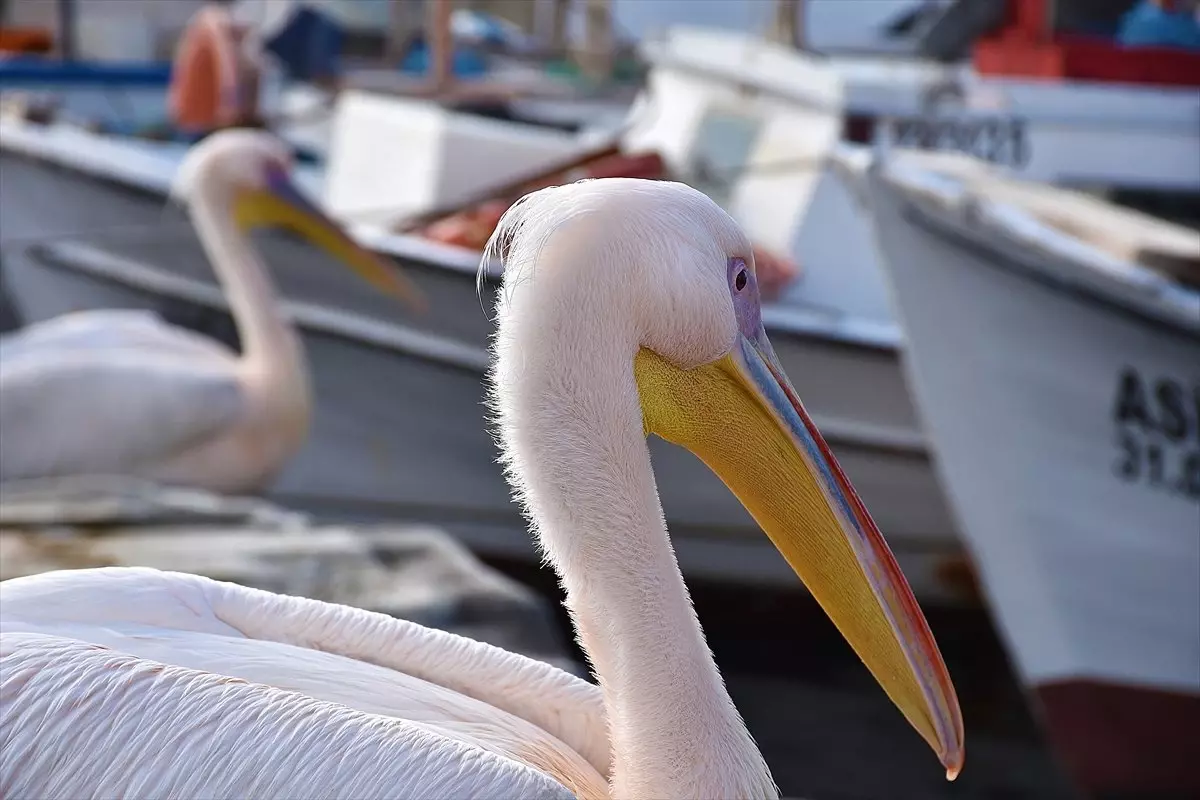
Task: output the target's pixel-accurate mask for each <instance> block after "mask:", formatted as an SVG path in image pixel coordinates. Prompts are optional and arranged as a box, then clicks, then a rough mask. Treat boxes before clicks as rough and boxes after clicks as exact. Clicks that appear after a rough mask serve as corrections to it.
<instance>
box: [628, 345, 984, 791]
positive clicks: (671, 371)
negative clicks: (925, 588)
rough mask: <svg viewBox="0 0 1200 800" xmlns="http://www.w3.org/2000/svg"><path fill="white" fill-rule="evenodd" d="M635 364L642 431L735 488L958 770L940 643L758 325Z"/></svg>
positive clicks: (957, 728) (956, 719)
mask: <svg viewBox="0 0 1200 800" xmlns="http://www.w3.org/2000/svg"><path fill="white" fill-rule="evenodd" d="M634 372H635V375H636V377H637V382H638V390H639V393H640V395H641V402H642V413H643V419H644V425H645V428H646V432H647V434H649V433H654V434H657V435H658V436H660V437H662V438H663V439H666V440H667V441H669V442H673V443H675V444H678V445H681V446H683V447H686V448H687V449H688V450H690V451H692V452H693V453H694V454H695V455H696V456H698V457H699V458H700V459H701V460H703V461H704V463H705V464H707V465H708V467H709V469H711V470H712V471H713V472H715V473H716V474H717V475H718V477H720V478H721V480H722V481H724V482H725V485H726V486H728V487H729V488H730V490H732V491H733V493H734V494H735V495H737V497H738V499H739V500H740V501H741V503H742V505H743V506H745V508H746V510H747V511H749V512H750V514H751V515H752V516H753V517H754V519H755V520H756V521H757V522H758V524H759V525H760V526H761V527H762V529H763V531H764V532H766V534H767V536H769V537H770V539H771V541H772V542H773V543H774V544H775V547H776V548H778V550H779V552H780V553H781V554H782V555H783V557H784V558H785V559H786V560H787V562H788V564H790V565H791V567H792V569H793V570H795V572H796V574H797V575H798V576H799V577H800V580H801V581H803V582H804V584H805V586H807V587H808V589H809V591H810V592H811V593H812V595H813V596H814V597H815V598H816V600H817V602H818V603H820V605H821V607H822V608H823V609H824V610H825V613H827V614H828V615H829V617H830V619H832V620H833V623H834V624H835V625H836V626H837V628H838V630H839V631H841V633H842V635H843V636H844V637H845V638H846V640H847V641H848V642H849V643H850V646H851V647H853V648H854V651H855V652H856V653H857V654H858V656H859V658H861V659H862V661H863V663H864V664H866V666H867V668H868V669H869V670H870V671H871V673H872V674H873V675H874V676H875V679H876V680H877V681H878V682H879V684H880V685H881V686H882V687H883V689H884V691H886V692H887V694H888V696H889V697H890V698H891V699H892V702H894V703H895V704H896V706H897V707H898V708H899V709H900V710H901V711H902V712H903V713H904V716H905V717H906V718H907V719H908V721H909V722H910V723H911V724H912V725H913V727H914V728H916V729H917V731H918V732H919V733H920V734H921V736H922V737H924V739H925V741H926V742H928V743H929V745H930V746H931V747H932V748H933V749H934V751H935V752H936V753H937V755H938V758H939V759H941V762H942V764H943V765H944V766H945V767H946V777H947V778H948V779H950V780H953V779H954V778H955V777H956V776H957V775H958V772H959V770H960V769H962V764H963V724H962V713H961V711H960V710H959V706H958V697H957V696H956V694H955V692H954V686H953V684H952V683H951V682H950V675H949V673H948V672H947V670H946V665H945V663H944V662H943V660H942V656H941V653H940V652H939V651H938V647H937V643H936V642H935V641H934V639H933V634H932V633H931V632H930V630H929V625H928V623H927V622H926V621H925V616H924V614H922V613H921V609H920V607H919V606H918V605H917V601H916V599H915V598H914V597H913V594H912V590H911V589H910V588H909V586H908V582H907V581H906V580H905V579H904V575H903V574H902V573H901V572H900V568H899V567H898V566H897V564H896V560H895V558H893V556H892V553H891V551H890V550H889V549H888V546H887V543H886V542H885V541H884V540H883V537H882V536H881V535H880V533H879V529H878V528H877V527H876V526H875V523H874V522H873V521H872V520H871V516H870V514H868V513H867V509H866V508H865V507H864V506H863V504H862V501H861V500H859V497H858V494H857V493H856V492H855V491H854V488H853V487H852V486H851V485H850V481H849V480H848V479H847V478H846V476H845V474H844V473H843V472H842V470H841V468H840V467H839V466H838V463H837V460H836V459H835V458H834V456H833V453H832V452H831V451H830V450H829V446H828V445H827V444H825V440H824V439H823V438H822V437H821V434H820V433H819V432H818V431H817V429H816V427H815V426H814V425H813V422H812V420H811V419H810V418H809V416H808V414H807V413H806V412H805V410H804V406H803V405H801V403H800V400H799V398H798V397H797V396H796V390H795V389H793V388H792V385H791V382H790V381H788V379H787V377H786V376H785V375H784V373H783V370H782V368H781V367H780V366H779V360H778V358H777V357H776V356H775V352H774V350H773V349H772V347H771V344H770V342H769V341H768V340H767V337H766V333H765V332H764V331H763V330H762V328H761V326H760V327H759V330H758V333H757V335H756V336H754V337H753V338H752V339H751V338H747V337H746V336H745V335H743V334H740V333H739V334H738V341H737V343H736V344H735V346H734V348H733V351H732V352H730V353H729V354H728V355H726V356H724V357H723V358H721V359H719V360H718V361H715V362H713V363H711V364H706V365H703V366H700V367H695V368H692V369H682V368H680V367H677V366H675V365H673V364H672V363H670V362H669V361H667V360H666V359H664V358H662V357H661V356H659V355H658V354H656V353H654V352H653V351H650V350H647V349H645V348H643V349H641V350H640V351H639V352H638V354H637V356H636V358H635V361H634Z"/></svg>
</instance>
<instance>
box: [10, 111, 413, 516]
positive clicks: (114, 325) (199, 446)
mask: <svg viewBox="0 0 1200 800" xmlns="http://www.w3.org/2000/svg"><path fill="white" fill-rule="evenodd" d="M290 167H291V162H290V154H289V152H288V151H287V149H286V148H285V146H284V145H283V143H282V142H280V141H279V140H277V139H276V138H274V137H273V136H271V135H269V134H267V133H263V132H258V131H251V130H236V129H231V130H227V131H222V132H220V133H217V134H214V135H212V136H210V137H208V138H207V139H205V140H203V141H202V142H201V143H199V144H198V145H196V146H195V147H194V148H192V149H191V150H190V151H189V152H188V154H187V156H186V158H185V159H184V162H183V164H182V165H181V167H180V172H179V175H178V177H177V180H176V183H175V186H174V194H175V195H176V196H177V197H179V198H180V199H182V200H183V201H184V202H186V203H187V205H188V208H189V210H190V212H191V216H192V219H193V223H194V225H195V227H196V230H197V232H198V234H199V236H200V240H201V242H202V244H203V246H204V248H205V251H206V252H207V254H208V256H209V259H210V260H211V262H212V266H213V269H214V270H215V271H216V274H217V277H218V279H219V281H220V283H221V285H222V287H223V289H224V291H225V294H226V297H227V299H228V301H229V305H230V308H231V311H232V313H233V317H234V319H235V321H236V323H237V326H238V332H239V335H240V337H241V342H242V352H241V353H240V354H238V353H234V352H231V351H230V350H228V349H227V348H226V347H224V346H223V345H222V344H220V343H219V342H215V341H213V340H211V339H208V338H206V337H204V336H201V335H198V334H196V333H194V332H192V331H189V330H186V329H182V328H177V327H174V326H171V325H169V324H166V323H165V322H163V321H162V320H161V319H160V318H159V317H157V316H156V315H154V314H152V313H149V312H142V311H128V310H95V311H83V312H77V313H72V314H66V315H64V316H61V317H57V318H55V319H53V320H48V321H46V322H43V323H39V324H36V325H32V326H30V327H28V328H25V329H23V330H20V331H17V332H15V333H13V334H11V335H9V336H7V337H4V338H3V339H2V340H0V440H2V441H3V442H4V445H3V447H0V481H8V480H13V479H20V478H41V477H55V476H63V475H75V474H84V473H89V474H99V473H105V474H121V475H132V476H137V477H143V478H149V479H154V480H158V481H162V482H166V483H177V484H186V485H191V486H195V487H198V488H204V489H210V490H215V491H226V492H244V491H252V490H256V489H260V488H262V487H263V486H265V485H266V484H267V483H269V482H270V480H271V479H272V478H273V477H274V476H275V474H276V473H277V472H278V471H279V470H280V469H281V468H282V467H283V466H284V465H285V464H286V463H287V461H288V459H289V458H290V457H291V456H292V455H293V454H294V453H295V452H296V451H297V450H298V449H299V447H300V445H301V444H303V442H304V439H305V437H306V435H307V431H308V426H309V417H310V405H311V400H310V390H309V379H308V371H307V367H306V363H305V359H304V352H303V349H302V347H301V344H300V341H299V337H298V336H297V335H296V333H295V331H294V330H293V329H292V328H291V326H290V325H289V324H288V323H287V322H286V321H285V320H284V319H283V317H282V316H281V315H280V312H279V309H278V307H277V303H276V298H275V292H274V289H273V287H272V285H271V281H270V278H269V276H268V274H267V271H266V268H265V267H264V266H263V264H262V261H261V259H260V258H259V256H258V254H257V252H256V250H255V248H254V246H253V244H252V243H251V242H250V240H249V238H248V236H247V233H246V231H247V230H248V229H249V228H252V227H254V226H258V225H283V226H286V227H288V228H291V229H293V230H294V231H296V232H297V233H299V234H301V235H303V236H305V237H307V238H309V239H311V240H312V241H313V242H314V243H316V244H318V245H320V246H322V247H324V248H325V249H326V250H328V251H329V252H330V253H331V254H332V255H334V256H335V257H336V258H338V259H340V260H342V261H344V262H345V263H346V264H348V265H349V266H351V267H353V268H354V269H355V270H357V271H358V272H360V273H361V274H362V275H363V277H364V278H366V279H368V280H370V281H371V282H372V283H374V284H376V285H377V286H379V287H380V288H383V289H385V290H387V291H389V292H392V293H397V294H400V295H401V296H403V297H406V298H414V297H415V294H414V291H413V290H412V288H411V287H410V286H409V285H408V284H407V283H405V282H404V281H403V279H402V277H401V276H399V275H397V274H395V273H394V272H392V271H391V269H392V268H391V267H390V266H389V265H385V264H384V263H382V262H381V261H380V260H379V259H378V257H376V256H374V255H372V254H371V253H369V252H367V251H365V250H364V249H362V248H360V247H359V246H358V245H356V244H355V243H354V241H353V240H352V239H351V238H350V237H349V236H348V235H347V234H346V233H345V232H343V231H342V230H341V229H340V228H339V227H338V226H337V225H336V224H335V223H334V222H332V221H331V220H329V219H328V218H327V217H326V216H325V215H324V214H322V213H321V212H320V211H319V210H318V209H317V208H316V207H315V206H314V205H312V204H311V203H310V202H308V201H307V200H306V199H305V198H304V197H303V196H302V195H301V194H300V193H299V192H298V191H297V190H296V188H295V187H294V186H293V185H292V183H291V181H290V180H289V179H288V173H289V170H290Z"/></svg>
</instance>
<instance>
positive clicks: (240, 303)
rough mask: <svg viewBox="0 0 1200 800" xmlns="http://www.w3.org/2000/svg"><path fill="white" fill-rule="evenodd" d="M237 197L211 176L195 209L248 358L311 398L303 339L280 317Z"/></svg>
mask: <svg viewBox="0 0 1200 800" xmlns="http://www.w3.org/2000/svg"><path fill="white" fill-rule="evenodd" d="M231 194H232V193H231V192H230V191H228V190H227V189H226V187H224V186H223V185H221V184H220V183H219V182H218V181H216V180H215V179H213V178H211V177H209V176H205V178H203V179H201V180H198V181H197V183H196V185H195V187H194V189H193V192H192V195H191V198H190V203H189V210H190V213H191V217H192V222H193V224H194V225H195V228H196V232H197V234H198V235H199V237H200V242H201V244H202V245H203V246H204V251H205V253H206V254H207V255H208V260H209V263H211V264H212V268H213V271H214V272H215V273H216V275H217V279H218V281H219V282H220V284H221V288H222V290H223V292H224V294H225V298H226V299H227V300H228V302H229V307H230V310H231V312H232V314H233V319H234V322H235V323H236V324H237V329H238V336H239V338H240V339H241V343H242V356H243V360H244V361H246V362H247V363H248V364H249V365H251V366H253V367H254V368H255V369H257V370H261V371H262V372H264V373H268V374H270V375H271V376H272V377H273V379H274V380H273V383H275V384H276V385H279V386H286V387H288V391H289V393H291V394H294V395H295V396H297V397H307V378H306V374H307V372H306V368H305V363H304V353H303V350H302V349H301V347H300V342H299V339H298V338H297V336H296V333H295V331H293V330H292V328H291V326H290V325H289V324H287V323H286V322H285V321H284V320H283V318H282V316H281V315H280V311H279V308H278V301H277V297H276V292H275V287H274V285H273V284H272V282H271V277H270V274H269V273H268V272H267V268H266V267H265V266H264V265H263V263H262V260H261V259H260V258H259V256H258V252H257V250H256V249H255V247H254V245H253V244H252V243H251V242H250V240H249V237H248V236H247V235H246V233H245V232H244V231H243V230H242V229H241V228H239V227H238V226H237V224H236V223H235V221H234V219H233V215H232V212H231V210H230V209H232V207H233V198H232V196H231Z"/></svg>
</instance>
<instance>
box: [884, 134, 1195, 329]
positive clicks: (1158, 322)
mask: <svg viewBox="0 0 1200 800" xmlns="http://www.w3.org/2000/svg"><path fill="white" fill-rule="evenodd" d="M922 179H924V180H925V183H924V184H923V185H922V184H921V181H922ZM868 180H869V181H871V182H872V183H874V184H875V185H877V186H881V187H885V188H886V189H887V190H890V192H891V193H892V195H893V197H895V199H896V201H897V202H899V203H900V204H901V209H900V210H901V214H902V216H903V217H904V218H905V219H907V220H909V221H910V222H911V223H913V224H916V225H918V226H919V227H921V228H922V229H924V230H927V231H929V232H931V233H933V234H934V235H937V236H939V237H940V238H943V239H947V240H950V241H952V242H954V243H956V244H958V245H959V246H963V247H966V248H967V249H969V250H971V251H973V252H976V253H981V254H987V256H988V257H985V258H983V259H982V261H983V262H984V263H986V264H988V265H989V266H990V267H992V268H996V269H1005V270H1007V271H1011V272H1015V273H1017V274H1020V275H1021V276H1022V277H1024V278H1026V279H1029V280H1033V281H1035V282H1037V283H1039V284H1041V285H1043V286H1046V287H1048V288H1052V289H1054V290H1055V291H1056V292H1058V293H1060V294H1065V295H1068V296H1070V297H1073V298H1075V299H1076V300H1077V301H1086V302H1090V303H1094V304H1099V305H1101V306H1104V307H1106V308H1109V309H1110V310H1113V311H1117V312H1120V313H1121V315H1122V316H1125V317H1127V318H1134V319H1136V320H1138V321H1139V322H1142V323H1149V324H1151V325H1154V326H1155V327H1159V328H1165V329H1167V330H1169V331H1173V332H1175V333H1176V334H1178V335H1182V336H1186V337H1189V338H1194V339H1200V315H1197V316H1196V318H1194V319H1193V318H1192V317H1190V316H1188V312H1189V309H1188V308H1187V307H1185V304H1184V303H1182V302H1177V301H1176V302H1173V301H1172V299H1171V297H1172V296H1175V297H1183V298H1187V299H1196V300H1198V301H1200V292H1198V291H1196V290H1193V289H1190V288H1188V287H1187V286H1185V285H1183V284H1180V283H1178V282H1176V281H1172V280H1170V279H1168V278H1166V277H1164V276H1162V275H1160V274H1158V273H1157V272H1155V271H1153V270H1151V269H1150V268H1148V267H1145V266H1143V265H1140V264H1137V263H1135V262H1130V261H1128V260H1126V259H1122V258H1120V257H1118V256H1116V255H1114V254H1112V253H1109V252H1106V251H1105V250H1104V249H1103V248H1102V247H1100V246H1099V245H1097V244H1095V243H1092V242H1089V241H1087V240H1084V239H1081V238H1079V237H1076V236H1072V235H1070V234H1068V233H1066V232H1063V231H1060V230H1058V229H1056V228H1055V227H1054V226H1053V225H1051V224H1049V223H1047V222H1044V221H1042V220H1041V219H1039V217H1038V216H1037V214H1036V213H1034V212H1033V211H1032V210H1030V209H1027V208H1024V207H1022V206H1020V205H1018V204H1017V203H1013V202H1007V201H1001V200H993V199H989V198H987V197H986V196H981V195H980V194H979V193H978V191H977V190H975V189H974V188H972V187H969V186H966V185H965V184H963V183H960V182H958V181H956V180H955V178H954V177H953V176H948V175H944V174H940V173H939V172H938V171H937V170H936V169H922V168H921V166H920V165H914V164H912V163H907V164H905V163H897V162H892V161H890V160H889V159H887V158H886V157H885V158H884V159H882V160H878V161H876V162H874V163H873V164H872V166H871V167H870V168H869V169H868ZM951 184H953V185H951ZM872 194H875V193H874V192H872ZM876 196H878V195H876ZM1017 222H1019V224H1020V225H1021V226H1022V227H1023V228H1028V229H1029V231H1030V232H1031V233H1032V234H1033V235H1028V234H1025V233H1021V232H1019V231H1017V230H1015V229H1014V227H1015V224H1014V223H1017ZM1164 224H1165V223H1164ZM1068 243H1069V245H1070V246H1069V247H1068V246H1067V245H1068ZM1071 251H1074V252H1071ZM1100 260H1112V261H1116V262H1120V263H1122V264H1123V265H1126V266H1129V267H1132V268H1133V269H1132V270H1131V272H1130V273H1128V274H1123V273H1119V272H1115V271H1112V270H1107V269H1104V268H1102V267H1099V266H1097V265H1096V262H1097V261H1100ZM1064 267H1065V268H1064ZM1135 276H1136V279H1135ZM1198 310H1200V306H1198Z"/></svg>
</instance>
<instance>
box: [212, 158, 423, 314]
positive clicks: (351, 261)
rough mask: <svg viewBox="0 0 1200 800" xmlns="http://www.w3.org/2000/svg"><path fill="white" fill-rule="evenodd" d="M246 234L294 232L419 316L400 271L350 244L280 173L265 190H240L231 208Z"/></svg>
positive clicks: (418, 299) (419, 305)
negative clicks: (262, 229) (264, 229)
mask: <svg viewBox="0 0 1200 800" xmlns="http://www.w3.org/2000/svg"><path fill="white" fill-rule="evenodd" d="M234 213H235V215H236V218H237V221H238V223H239V224H240V225H242V227H244V228H251V227H256V226H260V225H262V226H270V225H277V226H280V227H284V228H287V229H289V230H292V231H294V232H295V233H297V234H299V235H301V236H303V237H305V238H306V239H308V240H309V241H311V242H312V243H313V244H315V245H317V246H318V247H320V248H322V249H323V250H325V251H326V252H327V253H329V254H330V255H331V256H333V257H334V258H336V259H338V260H339V261H341V262H343V263H345V264H346V265H347V266H349V267H350V268H351V269H353V270H354V271H355V272H357V273H358V274H359V275H360V276H361V277H362V278H363V280H365V281H367V282H368V283H370V284H371V285H372V286H374V287H375V288H377V289H379V290H381V291H383V292H386V293H387V294H390V295H392V296H394V297H397V298H399V299H400V300H401V301H403V302H404V303H406V304H407V305H408V306H409V307H410V308H411V309H412V310H414V311H417V312H423V311H424V310H425V309H426V307H427V303H426V301H425V297H424V295H423V294H422V293H421V290H420V289H418V288H417V286H416V285H415V284H414V283H413V282H412V281H411V280H410V279H409V278H408V276H407V275H405V274H404V273H403V272H401V271H400V269H399V268H398V267H397V266H396V265H394V264H392V263H390V262H389V261H388V260H387V259H385V258H383V257H382V256H378V255H376V254H375V253H372V252H371V251H369V250H367V249H365V248H364V247H362V246H361V245H359V244H358V243H357V242H356V241H354V239H353V237H351V236H350V234H348V233H347V232H346V231H345V230H344V229H343V228H342V227H341V226H340V225H338V224H337V223H336V222H334V221H333V220H332V219H330V218H329V217H328V216H327V215H326V214H325V213H324V212H323V211H321V210H320V209H319V208H317V206H316V205H315V204H314V203H312V202H311V201H309V199H308V198H306V197H305V196H304V195H303V194H302V193H301V192H300V191H299V190H298V189H297V188H296V187H295V186H294V185H293V184H292V182H291V180H290V179H289V178H288V176H287V173H286V172H285V171H284V170H283V169H277V168H268V172H267V180H266V182H265V184H264V188H262V189H258V190H243V191H242V192H241V193H239V195H238V196H237V199H236V201H235V204H234Z"/></svg>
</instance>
